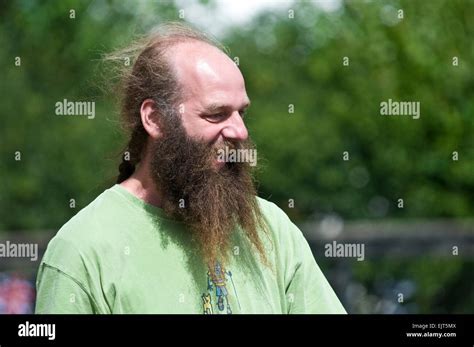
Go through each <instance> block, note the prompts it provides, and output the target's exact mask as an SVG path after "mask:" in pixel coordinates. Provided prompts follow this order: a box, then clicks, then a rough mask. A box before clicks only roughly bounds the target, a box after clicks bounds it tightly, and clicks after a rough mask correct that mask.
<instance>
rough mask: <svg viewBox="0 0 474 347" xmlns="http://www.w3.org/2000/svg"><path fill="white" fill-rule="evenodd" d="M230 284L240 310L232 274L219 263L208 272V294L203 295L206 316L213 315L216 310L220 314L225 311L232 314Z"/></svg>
mask: <svg viewBox="0 0 474 347" xmlns="http://www.w3.org/2000/svg"><path fill="white" fill-rule="evenodd" d="M229 282H230V284H231V286H232V289H233V294H234V295H235V298H236V301H237V304H238V305H239V309H240V302H239V297H238V296H237V291H236V289H235V285H234V280H233V279H232V272H231V271H227V270H226V269H225V268H224V267H223V266H221V264H220V263H219V262H218V261H217V262H215V264H214V266H213V267H212V268H210V269H209V271H208V272H207V293H204V294H202V295H201V298H202V305H203V313H204V314H213V313H214V308H216V309H217V310H218V311H220V312H223V311H224V310H225V312H226V313H227V314H232V308H231V305H230V303H229V290H228V284H229ZM213 298H214V300H213Z"/></svg>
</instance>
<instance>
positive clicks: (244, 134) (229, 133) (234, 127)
mask: <svg viewBox="0 0 474 347" xmlns="http://www.w3.org/2000/svg"><path fill="white" fill-rule="evenodd" d="M222 136H224V137H225V138H227V139H232V140H238V141H245V140H247V138H248V136H249V133H248V131H247V128H246V127H245V124H244V120H243V119H242V117H241V116H240V114H239V112H237V111H235V112H234V113H233V114H232V115H231V116H230V117H229V118H228V119H227V120H226V123H225V124H224V128H223V129H222Z"/></svg>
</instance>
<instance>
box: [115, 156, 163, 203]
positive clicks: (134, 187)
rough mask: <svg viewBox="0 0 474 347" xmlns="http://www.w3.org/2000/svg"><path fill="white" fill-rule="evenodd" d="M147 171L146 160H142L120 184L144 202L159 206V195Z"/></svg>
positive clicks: (160, 200)
mask: <svg viewBox="0 0 474 347" xmlns="http://www.w3.org/2000/svg"><path fill="white" fill-rule="evenodd" d="M149 172H150V170H149V166H148V161H147V160H146V161H144V162H142V163H141V165H138V166H137V168H136V169H135V172H134V173H133V175H132V176H130V177H129V178H127V179H126V180H125V181H123V182H122V183H120V185H121V186H122V187H123V188H125V189H126V190H128V191H129V192H130V193H131V194H133V195H135V196H136V197H137V198H139V199H141V200H143V201H145V202H146V203H148V204H151V205H154V206H156V207H161V206H162V199H161V196H160V194H159V192H158V190H157V189H156V185H155V184H154V182H153V180H152V178H151V177H150V175H149V174H148V173H149Z"/></svg>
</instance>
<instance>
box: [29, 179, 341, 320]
mask: <svg viewBox="0 0 474 347" xmlns="http://www.w3.org/2000/svg"><path fill="white" fill-rule="evenodd" d="M258 201H259V204H260V206H261V208H262V211H263V213H264V216H265V218H266V220H267V221H268V223H269V226H270V233H269V236H270V237H267V236H265V235H264V236H262V241H263V242H264V244H265V247H266V249H267V251H268V252H267V254H268V259H269V260H270V262H271V264H272V266H271V267H268V266H265V265H263V264H262V263H261V261H260V257H259V256H258V254H257V252H255V251H254V250H253V249H252V248H251V247H250V246H249V242H248V240H247V239H246V238H245V237H243V235H242V232H241V231H240V232H239V231H238V229H237V231H236V232H235V233H234V236H233V238H232V239H231V247H232V250H231V256H230V257H229V260H228V262H227V263H228V265H227V266H226V267H223V266H221V265H220V264H219V263H216V265H215V266H214V267H213V268H212V269H209V268H208V267H207V266H205V265H204V264H203V262H202V261H201V260H200V258H199V256H198V252H196V246H195V243H193V241H192V240H191V237H190V234H189V233H188V232H187V231H186V229H185V227H184V225H183V224H181V223H179V222H177V221H173V220H171V219H169V218H166V216H165V215H164V214H163V211H162V210H161V209H159V208H157V207H155V206H153V205H150V204H147V203H145V202H144V201H142V200H140V199H139V198H137V197H135V196H134V195H133V194H131V193H129V192H128V191H127V190H126V189H125V188H123V187H122V186H120V185H115V186H113V187H111V188H110V189H107V190H106V191H104V192H103V193H102V194H101V195H99V196H98V197H97V198H96V199H95V200H94V201H93V202H92V203H90V204H89V205H88V206H87V207H85V208H84V209H82V210H81V211H80V212H79V213H78V214H77V215H76V216H74V217H73V218H72V219H71V220H70V221H69V222H67V223H66V224H65V225H64V226H63V227H62V228H61V229H60V230H59V232H58V233H57V235H56V236H55V237H54V238H53V239H52V240H51V241H50V243H49V245H48V248H47V250H46V253H45V255H44V257H43V260H42V262H41V264H40V268H39V272H38V277H37V282H36V287H37V301H36V313H214V314H216V313H224V314H225V313H345V310H344V308H343V306H342V305H341V303H340V302H339V300H338V298H337V297H336V295H335V293H334V291H333V290H332V288H331V286H330V285H329V283H328V282H327V280H326V278H325V277H324V275H323V274H322V272H321V270H320V269H319V267H318V265H317V264H316V262H315V260H314V258H313V255H312V253H311V250H310V248H309V246H308V243H307V242H306V240H305V239H304V237H303V235H302V233H301V231H300V230H299V229H298V228H297V227H296V226H295V225H294V224H293V223H292V222H291V221H290V220H289V218H288V217H287V216H286V214H285V213H284V212H283V211H282V210H281V209H280V208H278V207H277V206H276V205H275V204H273V203H271V202H269V201H266V200H264V199H261V198H258ZM272 268H273V269H272Z"/></svg>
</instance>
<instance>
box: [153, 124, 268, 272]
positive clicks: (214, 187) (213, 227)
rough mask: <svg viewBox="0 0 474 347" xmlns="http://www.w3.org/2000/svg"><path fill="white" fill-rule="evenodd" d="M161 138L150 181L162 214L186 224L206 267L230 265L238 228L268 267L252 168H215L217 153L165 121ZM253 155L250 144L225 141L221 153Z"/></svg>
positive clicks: (155, 147)
mask: <svg viewBox="0 0 474 347" xmlns="http://www.w3.org/2000/svg"><path fill="white" fill-rule="evenodd" d="M163 130H164V136H163V138H161V139H159V140H156V141H155V142H154V143H153V144H152V148H151V150H152V153H153V154H152V160H151V171H152V172H151V175H152V177H153V180H154V182H155V184H156V186H157V189H158V191H159V192H160V193H161V194H162V197H163V205H162V206H163V210H164V211H165V213H166V214H167V215H169V216H172V217H173V218H175V219H177V220H180V221H182V222H183V223H184V224H185V225H186V226H187V228H188V229H189V231H190V232H191V233H192V237H193V239H194V240H195V241H196V242H197V243H198V245H199V248H200V250H201V252H202V256H203V260H204V261H205V262H206V263H214V262H215V261H216V260H217V259H219V261H221V262H222V263H226V262H227V259H228V256H229V250H230V239H231V237H232V235H233V233H234V232H235V231H236V227H237V226H240V228H241V230H242V231H243V232H244V233H245V235H246V236H247V238H248V240H249V241H250V242H251V244H253V246H254V247H255V248H256V250H257V251H258V253H259V254H260V257H261V260H262V261H263V262H266V256H265V251H264V246H263V244H262V242H261V240H260V235H259V230H263V231H265V230H266V224H265V221H264V218H263V215H262V213H261V210H260V207H259V206H258V203H257V199H256V195H257V194H256V189H255V184H254V180H253V172H252V171H253V168H252V166H250V164H249V163H248V162H238V163H235V162H234V163H229V162H227V163H225V164H224V165H223V166H222V167H220V168H217V167H216V166H214V165H213V163H214V161H215V160H216V158H217V151H218V149H219V148H217V147H216V146H214V145H212V144H209V143H206V142H204V141H201V140H194V139H192V138H190V137H189V136H188V135H187V133H186V130H185V129H184V127H183V126H182V124H181V121H180V120H179V119H177V117H176V118H170V119H168V120H167V124H166V126H165V127H164V128H163ZM224 146H228V147H229V148H230V149H247V150H251V149H254V146H253V144H252V143H251V141H250V140H247V141H244V142H230V141H225V142H224V143H223V144H220V145H219V147H220V148H223V147H224Z"/></svg>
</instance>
